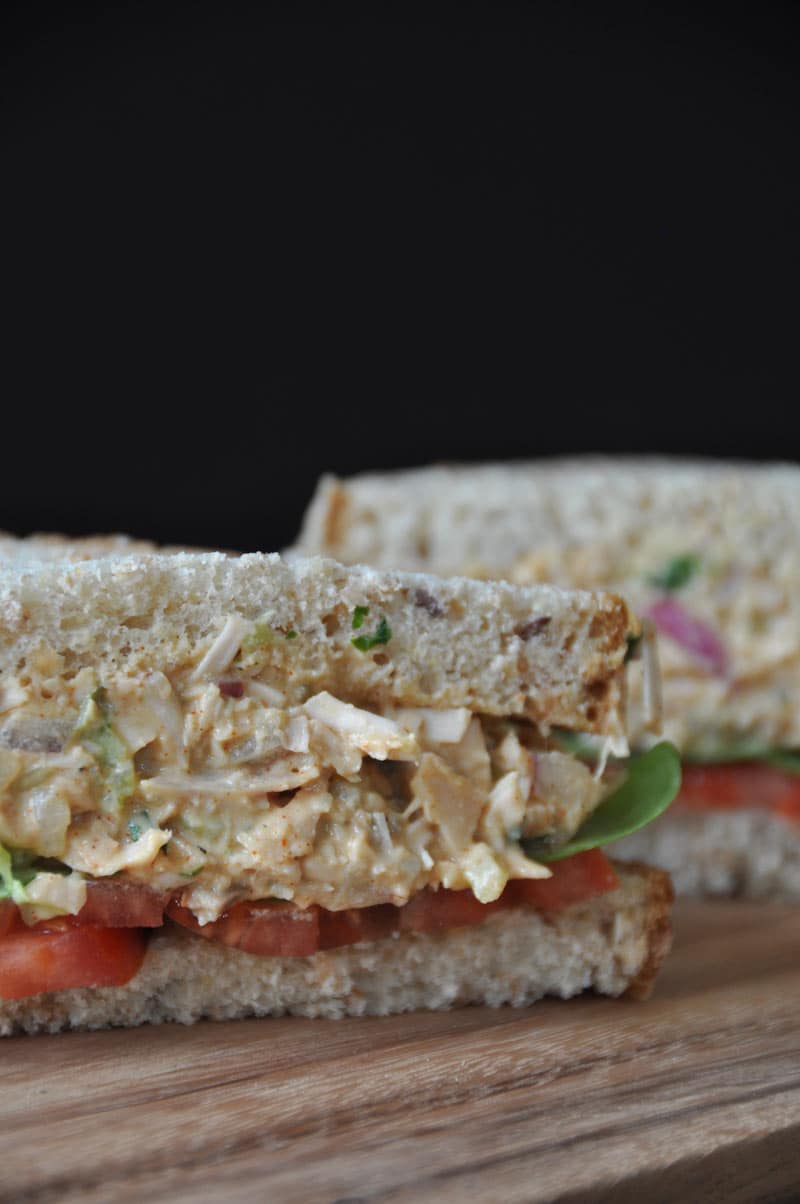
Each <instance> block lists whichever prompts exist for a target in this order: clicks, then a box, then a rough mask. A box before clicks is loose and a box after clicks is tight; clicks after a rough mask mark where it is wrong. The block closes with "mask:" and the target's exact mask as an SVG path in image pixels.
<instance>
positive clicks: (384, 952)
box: [0, 865, 672, 1036]
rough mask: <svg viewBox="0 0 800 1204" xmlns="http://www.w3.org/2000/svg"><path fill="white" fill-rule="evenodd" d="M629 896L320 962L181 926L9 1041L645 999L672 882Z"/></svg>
mask: <svg viewBox="0 0 800 1204" xmlns="http://www.w3.org/2000/svg"><path fill="white" fill-rule="evenodd" d="M616 868H617V870H618V872H619V875H620V880H621V884H620V887H619V888H618V889H617V890H615V891H612V892H610V893H609V894H606V895H600V896H598V897H596V898H594V899H591V900H589V901H588V902H586V903H579V904H573V905H572V906H571V907H568V908H565V909H564V910H563V911H561V912H558V913H554V914H551V915H548V916H545V915H542V914H540V913H538V912H536V911H534V910H532V909H530V908H514V909H510V910H508V911H502V912H497V913H495V914H493V915H491V916H489V917H488V918H487V919H486V921H485V922H484V923H483V924H479V925H473V926H471V927H467V928H454V929H448V930H446V931H441V932H435V933H405V934H403V935H401V936H398V937H395V938H388V939H386V940H383V941H375V942H372V943H362V944H359V945H349V946H346V947H343V948H339V949H331V950H326V951H323V952H320V953H315V954H313V955H312V956H311V957H291V958H290V957H283V958H279V957H254V956H251V955H250V954H247V953H241V952H240V951H239V950H236V949H229V948H227V947H225V946H224V945H220V944H218V943H216V942H213V941H206V940H203V939H202V938H201V937H197V936H193V935H190V934H189V933H184V932H182V931H178V930H177V929H175V928H172V927H169V928H164V929H160V930H158V931H157V932H156V933H155V934H154V935H153V937H152V939H151V942H150V945H149V947H148V951H147V955H146V957H145V961H144V964H143V966H142V968H141V970H140V971H139V973H138V974H137V975H136V976H135V978H133V979H132V980H131V982H129V983H128V984H127V986H124V987H102V988H81V989H75V990H68V991H55V992H52V993H50V994H47V995H37V996H34V997H33V998H30V999H22V1000H17V1001H14V1002H6V1003H2V1002H0V1034H2V1035H4V1036H7V1035H9V1034H11V1033H14V1032H28V1033H33V1032H58V1031H59V1030H61V1029H65V1028H79V1029H90V1028H105V1027H108V1026H111V1025H124V1026H126V1027H130V1026H133V1025H138V1024H147V1023H150V1024H158V1023H161V1022H163V1021H168V1020H172V1021H179V1022H181V1023H183V1024H191V1023H192V1022H193V1021H195V1020H200V1019H202V1018H204V1017H205V1018H210V1019H214V1020H232V1019H238V1018H242V1017H245V1016H267V1015H270V1016H279V1015H283V1014H286V1013H291V1014H293V1015H298V1016H322V1017H328V1018H332V1019H338V1018H340V1017H343V1016H365V1015H372V1016H387V1015H390V1014H392V1013H395V1012H407V1011H416V1010H419V1009H429V1010H430V1009H441V1008H451V1007H458V1006H461V1005H464V1004H475V1003H484V1004H489V1005H490V1006H492V1007H497V1006H499V1005H501V1004H512V1005H513V1006H515V1007H520V1006H522V1005H524V1004H528V1003H532V1002H533V1001H534V1000H536V999H540V998H541V997H542V996H543V995H558V996H561V997H562V998H568V997H569V996H571V995H577V994H578V993H580V992H581V991H585V990H589V989H593V990H595V991H597V992H599V993H600V994H603V995H622V994H625V993H627V994H628V995H631V996H633V997H635V998H644V997H645V996H647V995H648V994H649V993H650V990H651V989H652V984H653V980H654V978H655V975H656V973H657V971H658V967H659V966H660V964H661V962H662V960H663V958H664V957H665V955H666V953H667V952H668V950H669V946H670V941H671V929H670V919H669V913H670V904H671V902H672V887H671V884H670V881H669V877H668V875H666V874H664V873H662V872H660V871H658V870H653V869H649V868H648V867H647V866H640V865H627V866H624V865H617V866H616Z"/></svg>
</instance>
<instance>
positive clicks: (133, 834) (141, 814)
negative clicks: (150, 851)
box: [128, 811, 152, 844]
mask: <svg viewBox="0 0 800 1204" xmlns="http://www.w3.org/2000/svg"><path fill="white" fill-rule="evenodd" d="M150 827H152V824H151V822H150V814H149V812H147V811H134V813H133V815H132V816H131V817H130V819H129V820H128V836H129V837H130V839H131V840H132V841H133V842H134V844H135V843H136V841H137V840H138V839H139V837H140V836H141V835H142V832H143V831H144V830H145V828H150Z"/></svg>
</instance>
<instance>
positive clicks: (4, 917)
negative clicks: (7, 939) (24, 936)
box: [0, 899, 22, 939]
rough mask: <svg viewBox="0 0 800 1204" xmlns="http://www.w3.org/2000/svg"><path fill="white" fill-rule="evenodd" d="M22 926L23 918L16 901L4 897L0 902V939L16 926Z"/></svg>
mask: <svg viewBox="0 0 800 1204" xmlns="http://www.w3.org/2000/svg"><path fill="white" fill-rule="evenodd" d="M21 927H22V919H21V917H20V914H19V912H18V911H17V905H16V903H12V902H11V900H10V899H3V901H2V903H0V939H2V938H3V937H4V936H6V935H7V934H8V933H9V932H13V931H14V929H15V928H21Z"/></svg>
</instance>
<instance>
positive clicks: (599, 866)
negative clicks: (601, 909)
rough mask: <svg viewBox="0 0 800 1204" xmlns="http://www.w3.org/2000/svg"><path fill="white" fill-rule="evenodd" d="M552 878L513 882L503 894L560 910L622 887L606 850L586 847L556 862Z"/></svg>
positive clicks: (515, 900) (531, 903) (547, 908)
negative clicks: (581, 851)
mask: <svg viewBox="0 0 800 1204" xmlns="http://www.w3.org/2000/svg"><path fill="white" fill-rule="evenodd" d="M548 868H549V869H551V870H552V871H553V876H552V878H524V879H516V880H515V881H514V882H509V884H508V886H507V887H506V890H505V892H504V894H503V898H504V899H505V897H506V895H508V896H509V901H512V900H513V901H514V902H519V903H528V904H529V905H530V906H531V907H536V908H537V909H538V910H539V911H560V910H561V908H562V907H569V906H570V904H572V903H582V902H583V901H584V900H585V899H591V898H593V897H594V896H595V895H602V894H605V893H606V891H610V890H616V888H617V887H618V886H619V878H618V877H617V875H616V873H615V871H614V867H613V865H612V864H611V862H610V861H609V859H608V857H606V855H605V853H604V852H603V850H602V849H586V851H585V852H583V853H575V855H574V856H572V857H565V858H564V860H563V861H554V862H553V863H552V865H550V866H549V867H548Z"/></svg>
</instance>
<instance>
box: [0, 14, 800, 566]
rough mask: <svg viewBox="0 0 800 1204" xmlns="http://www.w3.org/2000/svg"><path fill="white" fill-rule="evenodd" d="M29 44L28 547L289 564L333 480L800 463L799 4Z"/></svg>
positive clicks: (10, 329)
mask: <svg viewBox="0 0 800 1204" xmlns="http://www.w3.org/2000/svg"><path fill="white" fill-rule="evenodd" d="M4 20H5V21H6V22H7V25H6V30H5V36H4V38H3V47H4V51H3V54H4V60H5V63H4V73H5V84H6V87H5V96H6V99H5V102H4V109H3V113H4V117H3V128H2V137H3V153H2V162H3V167H4V180H5V182H4V185H3V193H4V198H5V201H6V212H7V216H6V220H5V237H4V244H5V251H4V257H3V258H4V268H3V281H4V290H5V291H6V294H7V298H8V300H9V301H10V303H11V309H12V316H11V319H10V321H7V322H6V325H5V333H6V336H7V338H6V352H5V354H4V363H5V369H4V372H3V384H2V391H3V397H4V402H3V406H4V424H3V426H4V437H3V438H4V445H5V447H4V451H5V455H4V456H3V468H2V478H1V480H2V483H1V484H0V527H6V528H8V529H11V530H15V531H18V532H26V531H29V530H31V529H36V528H40V529H41V528H48V529H53V528H60V529H63V530H67V531H71V532H75V533H79V532H85V531H94V530H109V529H115V528H116V529H125V530H129V531H132V532H134V533H136V534H139V535H146V536H153V537H155V538H159V539H164V540H173V541H175V540H177V541H185V542H197V543H201V544H214V543H218V544H222V545H225V546H228V547H253V546H258V547H270V546H280V545H282V544H283V543H285V542H287V541H288V540H289V539H291V537H292V536H293V534H294V532H295V530H296V527H297V524H298V522H299V518H300V515H301V513H302V510H303V506H304V503H305V501H306V499H307V497H308V494H309V492H310V490H311V488H312V487H313V483H314V481H315V479H316V477H317V475H318V474H319V473H320V472H321V471H323V470H324V469H333V470H336V471H338V472H343V473H347V472H352V471H356V470H361V469H365V468H381V467H390V466H397V465H404V464H417V463H425V462H427V461H429V460H431V459H477V458H482V457H492V458H500V457H521V456H532V455H544V454H552V453H558V452H569V451H591V450H606V451H662V452H664V451H670V452H689V453H703V454H714V455H731V456H749V457H766V458H774V457H784V458H797V457H798V456H799V455H800V443H798V440H797V427H796V418H795V411H796V408H797V404H798V371H797V328H798V306H797V291H798V284H797V280H798V277H797V269H798V255H797V252H798V213H799V212H800V207H799V206H798V200H800V197H798V191H799V190H798V183H797V174H796V172H797V157H798V156H797V149H798V93H799V91H800V78H799V77H798V48H799V47H798V40H799V39H798V11H797V6H796V5H790V4H779V3H769V2H767V0H763V2H762V3H760V4H751V5H745V6H739V5H732V4H727V5H720V6H719V7H712V6H710V5H704V4H702V3H701V4H697V3H694V4H688V3H686V4H683V3H680V2H675V3H671V4H664V5H657V4H653V3H647V2H646V0H642V2H641V3H637V4H630V5H627V6H626V5H620V4H615V3H607V4H604V3H602V2H600V0H593V2H591V3H589V2H587V3H579V2H560V3H499V2H498V3H492V4H489V3H486V4H460V5H457V6H456V5H447V6H444V5H436V4H433V3H431V4H429V5H427V6H419V7H417V8H415V7H413V6H410V5H409V4H403V5H399V4H397V5H393V4H378V3H373V4H366V5H363V6H361V7H359V6H355V5H352V4H333V3H331V4H327V5H324V6H322V5H319V6H316V7H314V6H309V5H306V4H302V3H299V2H298V3H294V4H286V5H278V4H266V3H262V4H258V5H253V6H246V5H241V4H221V3H218V4H215V5H203V4H200V3H197V4H192V5H188V4H187V5H183V6H178V7H176V6H174V5H173V6H170V5H164V6H161V7H160V9H155V8H149V7H146V6H143V5H140V4H133V3H131V4H121V5H120V4H113V5H112V4H105V5H89V6H87V5H75V4H71V5H60V6H58V7H55V6H53V7H51V8H46V7H43V6H40V5H36V4H35V3H34V4H27V5H25V6H24V7H20V8H19V10H17V12H16V13H15V14H13V15H12V16H11V17H9V16H8V15H7V16H6V18H4Z"/></svg>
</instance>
